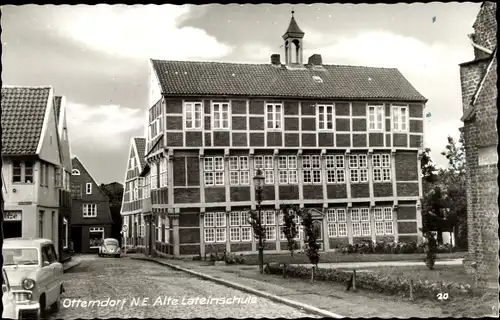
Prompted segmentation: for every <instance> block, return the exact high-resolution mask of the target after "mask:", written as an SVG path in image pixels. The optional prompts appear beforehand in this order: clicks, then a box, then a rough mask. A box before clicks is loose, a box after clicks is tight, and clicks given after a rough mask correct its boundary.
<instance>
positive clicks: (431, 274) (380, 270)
mask: <svg viewBox="0 0 500 320" xmlns="http://www.w3.org/2000/svg"><path fill="white" fill-rule="evenodd" d="M350 269H352V268H346V270H350ZM363 270H368V271H371V272H375V273H377V274H379V275H380V276H382V277H389V276H390V277H396V278H397V277H405V278H409V279H413V280H419V279H420V280H428V281H432V282H437V281H444V282H457V283H463V284H466V283H468V284H470V285H471V286H472V285H473V283H474V281H473V279H471V278H470V277H469V275H467V273H466V272H465V268H464V266H462V265H435V266H434V270H430V269H429V268H427V266H425V265H422V266H387V267H385V266H384V267H363Z"/></svg>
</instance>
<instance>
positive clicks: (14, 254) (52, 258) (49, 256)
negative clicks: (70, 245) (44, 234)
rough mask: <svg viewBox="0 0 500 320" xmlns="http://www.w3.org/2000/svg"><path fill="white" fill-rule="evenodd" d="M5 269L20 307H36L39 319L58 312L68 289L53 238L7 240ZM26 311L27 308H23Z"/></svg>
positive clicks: (4, 254)
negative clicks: (65, 285) (51, 312)
mask: <svg viewBox="0 0 500 320" xmlns="http://www.w3.org/2000/svg"><path fill="white" fill-rule="evenodd" d="M2 253H3V259H4V269H5V272H6V274H7V277H8V279H9V280H10V287H11V289H12V293H13V295H14V297H15V301H16V304H17V307H18V308H19V310H25V309H30V308H35V307H36V308H35V309H36V311H37V315H36V317H37V318H38V319H43V318H45V315H46V311H47V310H48V309H49V308H50V310H52V311H55V312H57V311H58V310H59V307H60V297H61V294H62V293H63V292H64V287H63V281H62V276H63V266H62V264H61V263H60V262H59V260H58V259H57V254H56V251H55V248H54V244H53V242H52V241H51V240H49V239H41V238H9V239H5V240H4V243H3V249H2ZM23 312H24V311H23Z"/></svg>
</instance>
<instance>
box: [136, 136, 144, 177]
mask: <svg viewBox="0 0 500 320" xmlns="http://www.w3.org/2000/svg"><path fill="white" fill-rule="evenodd" d="M134 142H135V147H136V148H137V153H138V155H137V157H139V161H140V163H141V170H142V169H144V166H145V165H146V160H145V155H146V138H134Z"/></svg>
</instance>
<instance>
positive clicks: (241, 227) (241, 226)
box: [229, 211, 252, 242]
mask: <svg viewBox="0 0 500 320" xmlns="http://www.w3.org/2000/svg"><path fill="white" fill-rule="evenodd" d="M248 217H249V216H248V212H246V211H241V212H240V211H233V212H231V213H230V214H229V241H232V242H239V241H251V240H252V227H251V226H250V223H249V222H248Z"/></svg>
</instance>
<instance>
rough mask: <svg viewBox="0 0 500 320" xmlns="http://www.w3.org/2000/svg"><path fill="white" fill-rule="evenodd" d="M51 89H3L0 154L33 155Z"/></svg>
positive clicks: (38, 139)
mask: <svg viewBox="0 0 500 320" xmlns="http://www.w3.org/2000/svg"><path fill="white" fill-rule="evenodd" d="M50 90H51V88H49V87H46V88H29V87H4V88H2V120H1V124H2V154H3V155H34V154H36V149H37V147H38V143H39V141H40V136H41V132H42V127H43V121H44V118H45V111H46V109H47V102H48V99H49V95H50Z"/></svg>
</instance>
